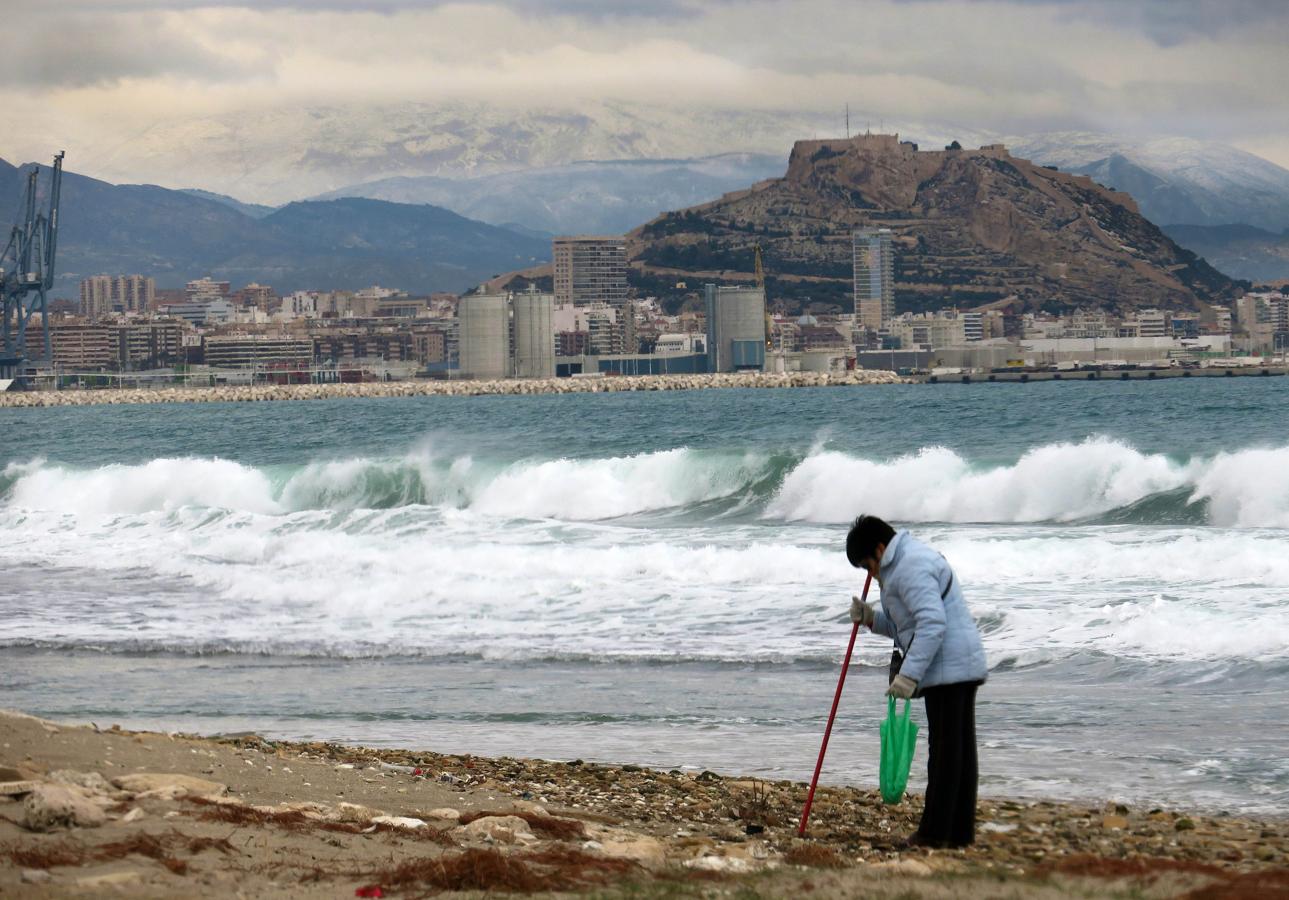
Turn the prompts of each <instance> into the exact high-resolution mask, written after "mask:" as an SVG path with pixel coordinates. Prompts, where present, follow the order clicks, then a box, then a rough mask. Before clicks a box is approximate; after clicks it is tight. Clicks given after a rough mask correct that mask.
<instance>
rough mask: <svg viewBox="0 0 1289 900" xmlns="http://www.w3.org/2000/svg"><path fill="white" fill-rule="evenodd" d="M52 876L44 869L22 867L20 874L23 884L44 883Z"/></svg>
mask: <svg viewBox="0 0 1289 900" xmlns="http://www.w3.org/2000/svg"><path fill="white" fill-rule="evenodd" d="M53 877H54V876H53V875H50V874H49V873H48V872H46V871H45V870H44V869H23V870H22V876H21V878H22V883H23V884H44V883H45V882H47V881H50V880H51V879H52V878H53Z"/></svg>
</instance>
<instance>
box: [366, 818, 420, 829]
mask: <svg viewBox="0 0 1289 900" xmlns="http://www.w3.org/2000/svg"><path fill="white" fill-rule="evenodd" d="M371 822H372V824H373V825H391V826H393V827H394V828H408V829H413V828H424V827H425V821H424V820H422V819H413V818H412V817H411V816H372V819H371Z"/></svg>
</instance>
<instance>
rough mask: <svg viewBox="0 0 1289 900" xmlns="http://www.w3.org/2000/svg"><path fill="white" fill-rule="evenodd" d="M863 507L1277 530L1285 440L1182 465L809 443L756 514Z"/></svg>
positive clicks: (943, 518) (1287, 512)
mask: <svg viewBox="0 0 1289 900" xmlns="http://www.w3.org/2000/svg"><path fill="white" fill-rule="evenodd" d="M860 511H871V512H875V513H878V514H880V515H882V516H883V517H885V518H888V519H890V520H892V521H897V522H952V523H1023V522H1079V521H1085V522H1091V523H1104V524H1118V523H1132V524H1188V523H1193V524H1211V525H1218V526H1225V527H1267V528H1285V527H1289V448H1279V449H1268V450H1242V451H1238V452H1234V453H1222V454H1219V455H1217V456H1216V457H1214V458H1211V459H1196V460H1191V461H1186V462H1180V461H1177V460H1173V459H1171V458H1169V457H1167V456H1164V455H1162V454H1146V453H1141V452H1140V451H1138V450H1135V449H1133V448H1132V447H1129V446H1127V445H1126V444H1122V443H1119V442H1118V441H1112V440H1107V439H1090V440H1087V441H1083V442H1081V443H1059V444H1049V445H1045V446H1042V447H1036V448H1034V449H1032V450H1029V451H1027V452H1026V453H1025V454H1024V455H1022V456H1021V458H1020V459H1019V460H1017V461H1016V462H1015V463H1013V464H1011V465H999V466H993V467H982V466H975V465H972V464H971V462H969V461H968V460H966V459H964V458H963V457H961V456H959V455H958V454H957V453H954V452H953V451H952V450H948V449H946V448H943V447H930V448H924V449H922V450H920V451H918V452H917V453H915V454H912V455H909V456H902V457H899V458H897V459H893V460H881V461H879V460H868V459H861V458H857V457H854V456H849V455H847V454H844V453H836V452H821V453H816V454H813V455H811V456H810V457H808V458H807V459H805V460H803V461H802V462H801V464H800V465H798V466H797V467H796V468H795V469H793V470H792V471H791V472H790V473H789V474H788V476H787V477H786V478H785V480H784V482H783V485H782V487H781V489H780V490H779V491H778V493H777V494H776V495H775V496H774V498H773V499H772V500H771V501H770V503H769V505H768V507H767V510H766V512H767V514H768V515H769V516H771V517H775V518H781V519H786V520H789V521H806V522H818V523H842V522H846V521H849V520H850V519H851V518H853V517H854V516H855V515H856V513H857V512H860Z"/></svg>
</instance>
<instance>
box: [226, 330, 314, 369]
mask: <svg viewBox="0 0 1289 900" xmlns="http://www.w3.org/2000/svg"><path fill="white" fill-rule="evenodd" d="M203 344H204V347H205V356H206V365H208V366H215V367H217V368H222V369H249V368H257V369H274V368H281V369H299V368H308V367H309V366H310V365H312V364H313V341H311V340H309V339H308V338H293V337H281V336H277V335H247V334H227V335H208V336H207V337H206V338H205V340H204V341H203Z"/></svg>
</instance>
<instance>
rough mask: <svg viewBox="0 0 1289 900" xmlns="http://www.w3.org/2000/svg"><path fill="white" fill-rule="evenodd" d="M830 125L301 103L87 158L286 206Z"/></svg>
mask: <svg viewBox="0 0 1289 900" xmlns="http://www.w3.org/2000/svg"><path fill="white" fill-rule="evenodd" d="M830 118H837V117H836V116H833V117H830ZM825 124H831V123H830V122H829V123H825V121H824V120H823V117H821V116H819V115H817V114H814V113H783V112H756V111H727V112H722V111H704V112H703V113H702V114H701V116H698V115H697V114H695V113H690V112H687V111H684V110H664V109H657V108H652V107H644V106H626V105H623V104H614V103H599V104H592V105H587V106H584V107H580V108H578V109H558V108H553V107H552V108H549V109H532V108H528V109H519V110H515V109H506V108H503V107H499V106H492V105H484V104H476V103H471V104H465V103H448V104H433V105H431V104H424V103H405V104H399V105H394V106H372V107H359V106H336V107H301V108H293V109H274V110H266V111H261V112H254V113H245V112H244V113H239V114H237V115H227V116H220V117H213V118H202V119H190V120H184V121H175V122H168V123H163V124H158V125H156V126H154V127H152V128H150V129H148V130H147V131H144V132H143V133H141V134H139V135H138V136H136V137H134V138H132V139H130V140H127V141H125V142H123V143H121V144H119V145H117V146H116V147H114V148H112V149H111V150H109V151H106V152H97V153H95V154H93V155H82V156H80V162H81V165H82V166H83V167H84V168H85V170H86V171H87V172H89V173H92V174H93V175H94V176H95V177H99V178H102V179H104V180H107V181H114V182H139V181H146V182H151V183H155V184H160V185H162V186H164V187H173V188H194V187H195V188H202V189H205V190H208V191H214V192H217V193H220V194H227V195H230V196H233V197H236V198H238V199H239V200H242V201H246V202H252V203H270V204H280V203H285V202H288V201H291V200H298V199H302V198H305V197H312V196H317V195H319V194H323V193H326V192H328V191H334V190H336V189H337V188H344V187H348V186H350V185H354V184H361V183H366V182H372V181H379V180H382V179H387V178H394V177H416V176H426V175H429V176H437V177H444V178H464V177H471V176H481V175H490V174H495V173H499V172H510V171H515V170H519V169H530V168H544V167H551V166H562V165H566V164H568V163H572V162H581V161H588V160H601V161H603V160H633V159H690V158H694V157H703V156H711V155H714V154H719V153H723V152H727V151H738V152H754V153H756V152H759V153H773V154H775V155H778V156H780V157H781V158H783V159H786V158H787V154H788V150H789V149H790V148H791V146H792V142H793V140H795V139H796V138H799V137H801V136H802V135H803V134H804V135H806V136H809V135H810V134H812V133H817V132H820V131H821V129H823V133H826V132H827V130H831V129H825V128H824V126H825ZM837 130H840V123H838V128H837ZM81 153H82V154H86V153H87V151H84V150H82V151H81ZM69 155H70V154H69Z"/></svg>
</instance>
